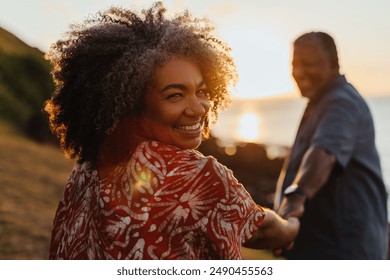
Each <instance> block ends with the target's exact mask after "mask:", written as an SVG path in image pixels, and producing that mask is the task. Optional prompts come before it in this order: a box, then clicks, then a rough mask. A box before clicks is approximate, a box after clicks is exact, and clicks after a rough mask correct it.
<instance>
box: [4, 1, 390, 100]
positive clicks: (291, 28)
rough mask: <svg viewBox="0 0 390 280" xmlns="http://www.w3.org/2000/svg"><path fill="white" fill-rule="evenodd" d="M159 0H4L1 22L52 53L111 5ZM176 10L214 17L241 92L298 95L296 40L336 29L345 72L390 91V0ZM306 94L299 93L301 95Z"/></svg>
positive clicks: (195, 4) (365, 88) (363, 84)
mask: <svg viewBox="0 0 390 280" xmlns="http://www.w3.org/2000/svg"><path fill="white" fill-rule="evenodd" d="M153 2H155V1H152V0H136V1H134V0H106V1H104V0H25V1H22V0H0V26H1V27H2V28H5V29H6V30H8V31H10V32H12V33H13V34H15V35H16V36H17V37H19V38H20V39H21V40H23V41H24V42H26V43H27V44H29V45H30V46H33V47H37V48H39V49H40V50H42V51H43V52H45V51H47V50H48V49H49V47H50V45H51V44H52V43H54V42H55V41H56V40H58V39H60V38H61V36H62V34H63V33H64V32H66V31H67V29H68V26H69V24H71V23H75V22H80V21H81V20H82V19H84V18H86V17H87V16H88V15H91V14H95V13H96V12H97V11H99V10H102V9H106V8H108V7H109V6H111V5H119V6H123V7H129V8H135V9H138V10H139V9H141V8H147V7H149V6H150V5H151V3H153ZM163 2H164V5H165V6H166V7H167V9H168V11H170V12H172V13H174V12H176V11H181V10H183V9H188V10H189V11H190V12H191V13H192V14H193V15H194V16H197V17H204V16H205V17H208V18H209V19H210V20H211V22H213V24H214V25H215V27H216V30H217V35H218V36H219V37H220V38H222V39H223V40H224V41H226V42H227V43H228V44H229V45H230V47H231V48H232V55H233V57H234V59H235V61H236V64H237V67H238V71H239V75H240V81H239V84H238V86H237V90H236V93H235V96H236V97H237V98H258V97H268V96H282V95H284V94H288V93H294V94H297V93H296V92H297V89H296V86H295V84H294V82H293V81H292V77H291V54H292V48H291V45H292V42H293V40H294V39H295V38H296V37H298V36H299V35H301V34H303V33H305V32H309V31H324V32H328V33H329V34H331V35H332V36H333V37H334V39H335V41H336V44H337V46H338V51H339V59H340V65H341V72H342V74H345V75H346V77H347V79H348V80H349V81H350V82H351V83H353V84H354V85H355V86H356V87H357V89H358V90H360V92H361V93H362V94H363V95H383V94H386V95H390V1H388V0H319V1H314V0H294V1H291V0H272V1H271V0H197V1H194V0H166V1H163ZM297 95H298V94H297Z"/></svg>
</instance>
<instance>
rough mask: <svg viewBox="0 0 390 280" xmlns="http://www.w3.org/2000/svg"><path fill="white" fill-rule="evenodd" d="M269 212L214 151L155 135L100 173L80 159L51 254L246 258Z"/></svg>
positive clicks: (56, 223) (59, 211) (55, 227)
mask: <svg viewBox="0 0 390 280" xmlns="http://www.w3.org/2000/svg"><path fill="white" fill-rule="evenodd" d="M263 219H264V211H263V209H261V208H260V207H259V206H257V205H256V203H255V202H254V201H253V200H252V198H251V197H250V196H249V194H248V193H247V192H246V190H245V189H244V187H243V186H242V185H241V184H240V183H238V182H237V180H236V179H235V178H234V177H233V175H232V172H231V171H230V170H229V169H227V168H226V167H225V166H223V165H221V164H220V163H218V162H217V161H216V159H214V158H213V157H205V156H203V155H202V154H200V153H198V152H195V151H191V150H180V149H178V148H176V147H174V146H169V145H165V144H162V143H159V142H155V141H147V142H143V143H141V144H140V145H139V146H138V147H137V148H136V150H135V151H134V152H133V154H132V157H131V158H130V160H129V161H127V162H126V163H123V164H122V165H120V166H118V167H117V168H116V169H115V171H113V172H112V174H110V175H109V177H107V178H104V179H102V180H100V179H99V177H98V175H97V171H96V170H94V169H92V168H91V165H90V164H89V163H88V162H84V163H82V164H77V165H76V166H75V168H74V170H73V172H72V174H71V176H70V178H69V180H68V182H67V184H66V186H65V191H64V194H63V197H62V199H61V201H60V203H59V206H58V209H57V213H56V216H55V219H54V225H53V232H52V240H51V247H50V258H51V259H242V255H241V250H240V249H241V245H242V244H243V243H244V242H245V241H247V240H248V239H249V238H250V237H251V236H252V234H253V233H254V231H256V230H257V229H258V227H259V226H260V225H261V224H262V221H263Z"/></svg>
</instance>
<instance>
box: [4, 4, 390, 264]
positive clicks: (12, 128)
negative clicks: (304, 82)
mask: <svg viewBox="0 0 390 280" xmlns="http://www.w3.org/2000/svg"><path fill="white" fill-rule="evenodd" d="M153 2H154V1H150V0H137V1H131V0H127V1H126V0H122V1H119V0H118V1H116V0H111V1H110V0H107V1H103V0H83V1H79V0H30V1H6V0H0V188H1V190H2V197H1V198H0V259H46V258H47V254H48V247H49V238H50V231H51V223H52V219H53V216H54V213H55V210H56V207H57V203H58V200H59V197H60V195H61V193H62V188H63V186H64V183H65V181H66V179H67V177H68V175H69V173H70V171H71V169H72V165H73V162H72V161H70V160H66V159H65V158H64V156H63V155H62V154H61V152H60V151H59V149H58V145H57V142H56V140H55V139H53V137H52V136H51V134H50V132H49V130H48V126H47V120H46V118H45V116H44V114H43V113H42V106H43V102H44V100H46V99H47V98H48V97H49V96H50V94H51V93H52V91H53V83H52V81H51V77H50V65H49V64H48V62H47V61H45V60H44V58H43V57H44V53H45V52H46V51H47V50H48V49H49V47H50V45H51V44H52V43H54V42H55V41H56V40H58V39H59V38H60V37H61V36H62V34H63V33H64V32H66V30H67V28H68V25H69V24H71V23H74V22H78V21H81V20H82V19H85V18H86V17H87V16H91V15H93V14H95V13H96V12H97V11H99V10H102V9H105V8H108V7H109V6H110V5H120V6H123V7H129V8H136V9H140V8H142V7H149V6H150V5H151V4H152V3H153ZM163 2H164V4H165V6H166V7H167V8H168V10H169V11H170V12H171V13H174V12H175V11H179V10H182V9H188V10H189V11H190V12H191V13H192V14H193V15H194V16H200V17H203V16H206V17H208V18H209V19H210V20H211V21H212V22H213V23H214V25H215V26H216V29H217V30H216V31H217V34H218V35H219V36H220V37H221V38H222V39H224V40H225V41H226V42H227V43H228V44H229V45H230V46H231V47H232V52H233V56H234V58H235V60H236V63H237V67H238V70H239V74H240V82H239V84H238V86H237V89H236V92H235V95H234V100H233V103H232V106H231V108H230V109H229V110H227V111H224V112H222V113H221V114H220V118H219V121H218V123H217V124H216V126H215V127H214V128H213V130H212V137H211V138H210V139H209V140H207V141H205V142H204V143H203V144H202V145H201V147H200V148H199V149H200V150H201V151H202V152H203V153H204V154H210V155H213V156H215V157H216V158H217V159H218V160H219V161H220V162H222V163H224V164H225V165H227V166H228V167H229V168H231V169H232V170H233V171H234V174H235V176H236V177H237V179H238V180H239V181H240V182H242V183H243V184H244V185H245V186H246V188H247V189H248V191H249V192H250V193H251V194H252V196H253V197H254V198H255V200H256V201H257V202H258V203H260V204H262V205H265V206H269V207H270V206H272V200H273V191H274V189H275V184H276V180H277V177H278V175H279V172H280V169H281V165H282V162H283V160H284V157H285V155H286V152H287V151H288V149H289V148H290V146H291V145H292V141H293V140H294V136H295V133H296V130H297V127H298V122H299V120H300V117H301V115H302V113H303V109H304V107H305V103H306V101H305V100H304V99H301V98H300V95H299V93H298V91H297V89H296V87H295V85H294V83H293V81H292V77H291V73H290V72H291V67H290V65H291V51H292V49H291V44H292V41H293V40H294V39H295V38H296V37H297V36H299V35H301V34H302V33H305V32H309V31H325V32H328V33H329V34H331V35H332V36H333V37H334V38H335V40H336V44H337V46H338V50H339V58H340V65H341V72H342V73H343V74H346V77H347V79H348V80H349V81H350V82H351V83H352V84H354V85H355V87H356V88H357V89H358V90H359V91H360V92H361V94H362V95H363V96H364V97H365V98H366V100H367V101H368V104H369V106H370V108H371V110H372V114H373V116H374V121H375V125H376V135H377V146H378V150H379V152H380V156H381V161H382V168H383V173H384V177H385V183H386V185H387V187H388V189H389V184H390V121H389V120H390V79H389V77H390V51H389V50H390V17H389V13H390V1H387V0H360V1H353V0H338V1H333V0H325V1H322V0H320V1H310V0H295V1H289V0H274V1H266V0H258V1H252V0H213V1H203V0H199V1H190V0H176V1H175V0H171V1H168V0H167V1H163ZM264 257H268V255H264Z"/></svg>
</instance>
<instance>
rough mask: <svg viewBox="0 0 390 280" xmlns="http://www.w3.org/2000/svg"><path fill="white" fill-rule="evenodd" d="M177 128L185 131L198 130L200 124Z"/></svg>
mask: <svg viewBox="0 0 390 280" xmlns="http://www.w3.org/2000/svg"><path fill="white" fill-rule="evenodd" d="M177 128H179V129H183V130H187V131H191V130H197V129H199V128H200V123H197V124H194V125H182V126H178V127H177Z"/></svg>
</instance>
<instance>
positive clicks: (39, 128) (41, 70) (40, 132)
mask: <svg viewBox="0 0 390 280" xmlns="http://www.w3.org/2000/svg"><path fill="white" fill-rule="evenodd" d="M43 56H44V54H43V53H42V52H41V51H39V50H38V49H37V48H32V47H30V46H28V45H27V44H25V43H24V42H23V41H21V40H20V39H19V38H17V37H16V36H14V35H13V34H11V33H9V32H8V31H6V30H4V29H2V28H0V120H2V121H5V122H8V123H10V124H12V125H13V126H15V127H17V128H19V129H21V130H24V131H25V132H27V133H28V134H30V136H32V137H35V138H36V139H37V140H45V139H47V138H48V137H49V136H48V135H49V133H48V129H47V125H46V120H45V117H44V116H43V114H42V112H41V110H42V106H43V102H44V100H46V99H47V98H48V97H49V96H50V94H51V93H52V92H53V89H54V86H53V82H52V79H51V76H50V65H49V63H48V61H46V60H45V59H44V57H43ZM32 126H33V129H31V127H32ZM27 128H29V129H27Z"/></svg>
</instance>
